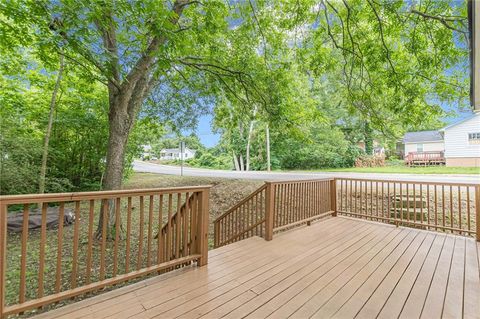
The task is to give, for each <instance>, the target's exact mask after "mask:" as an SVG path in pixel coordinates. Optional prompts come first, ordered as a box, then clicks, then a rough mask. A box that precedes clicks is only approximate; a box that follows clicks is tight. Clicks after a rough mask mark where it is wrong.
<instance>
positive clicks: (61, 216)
mask: <svg viewBox="0 0 480 319" xmlns="http://www.w3.org/2000/svg"><path fill="white" fill-rule="evenodd" d="M64 215H65V203H63V202H62V203H60V207H59V209H58V234H57V267H56V270H55V292H56V293H59V292H60V289H61V287H62V248H63V220H64V218H65V216H64ZM24 218H25V217H24ZM24 221H25V220H24ZM27 232H28V228H27ZM22 256H23V253H22Z"/></svg>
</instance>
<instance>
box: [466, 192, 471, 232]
mask: <svg viewBox="0 0 480 319" xmlns="http://www.w3.org/2000/svg"><path fill="white" fill-rule="evenodd" d="M466 190H467V229H468V230H469V231H471V230H472V228H471V225H470V187H468V186H467V187H466Z"/></svg>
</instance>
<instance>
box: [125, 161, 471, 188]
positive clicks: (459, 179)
mask: <svg viewBox="0 0 480 319" xmlns="http://www.w3.org/2000/svg"><path fill="white" fill-rule="evenodd" d="M133 170H134V171H135V172H145V173H157V174H166V175H180V174H181V168H180V167H179V166H171V165H160V164H153V163H147V162H142V161H134V162H133ZM183 175H184V176H202V177H220V178H237V179H260V180H264V181H272V180H294V179H316V178H328V177H344V178H345V177H346V178H366V179H383V180H402V181H417V182H455V183H480V176H478V175H439V174H435V175H434V174H429V175H426V174H383V173H352V172H317V173H313V172H312V173H311V172H265V171H249V172H237V171H223V170H214V169H205V168H193V167H184V168H183Z"/></svg>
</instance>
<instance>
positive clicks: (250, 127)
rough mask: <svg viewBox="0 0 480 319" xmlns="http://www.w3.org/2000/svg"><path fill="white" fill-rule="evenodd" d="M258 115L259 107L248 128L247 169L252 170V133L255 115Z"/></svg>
mask: <svg viewBox="0 0 480 319" xmlns="http://www.w3.org/2000/svg"><path fill="white" fill-rule="evenodd" d="M256 115H257V107H256V106H255V108H254V109H253V118H252V120H251V121H250V126H249V128H248V135H247V151H246V159H245V160H246V168H245V170H246V171H249V170H250V145H251V144H252V133H253V125H254V124H255V116H256Z"/></svg>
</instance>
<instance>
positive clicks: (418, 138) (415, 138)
mask: <svg viewBox="0 0 480 319" xmlns="http://www.w3.org/2000/svg"><path fill="white" fill-rule="evenodd" d="M437 141H438V142H440V141H443V136H442V134H440V132H439V131H421V132H407V133H405V135H404V136H403V143H418V142H437Z"/></svg>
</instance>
